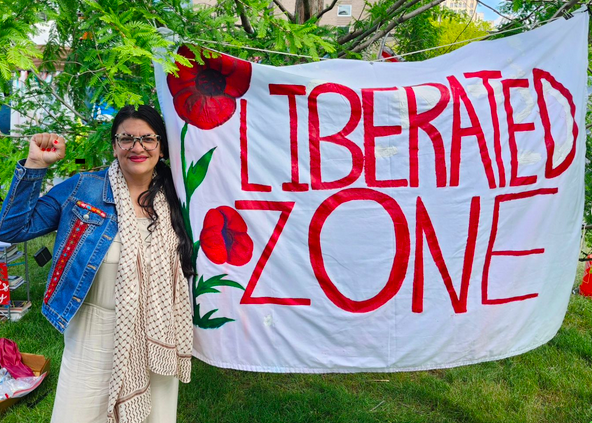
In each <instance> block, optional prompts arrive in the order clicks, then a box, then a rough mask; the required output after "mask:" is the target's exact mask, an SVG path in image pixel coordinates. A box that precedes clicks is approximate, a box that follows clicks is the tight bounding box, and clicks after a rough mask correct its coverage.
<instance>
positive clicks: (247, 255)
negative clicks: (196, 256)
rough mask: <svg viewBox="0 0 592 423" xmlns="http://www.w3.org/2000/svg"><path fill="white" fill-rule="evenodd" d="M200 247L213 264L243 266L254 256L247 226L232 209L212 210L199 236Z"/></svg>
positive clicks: (207, 214)
mask: <svg viewBox="0 0 592 423" xmlns="http://www.w3.org/2000/svg"><path fill="white" fill-rule="evenodd" d="M199 242H200V247H201V248H202V250H203V252H204V253H205V255H206V256H207V257H208V259H210V261H211V262H212V263H215V264H222V263H228V264H232V265H233V266H243V265H245V264H247V263H248V262H249V260H251V257H252V256H253V241H252V240H251V237H250V236H249V235H248V234H247V224H246V223H245V221H244V220H243V218H242V217H241V215H240V214H238V212H237V211H236V210H234V209H233V208H232V207H228V206H220V207H216V208H215V209H210V210H208V212H207V213H206V217H205V218H204V225H203V228H202V230H201V234H200V236H199Z"/></svg>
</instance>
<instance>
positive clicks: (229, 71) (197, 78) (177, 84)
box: [167, 46, 251, 129]
mask: <svg viewBox="0 0 592 423" xmlns="http://www.w3.org/2000/svg"><path fill="white" fill-rule="evenodd" d="M177 53H179V54H181V55H183V56H185V57H187V58H188V59H189V60H190V61H191V62H192V64H193V67H192V68H188V67H187V66H183V65H181V64H180V63H179V62H177V66H178V67H179V76H178V77H175V76H174V75H172V74H169V75H168V76H167V82H168V85H169V90H170V91H171V94H172V96H173V104H174V105H175V110H176V111H177V113H178V114H179V117H180V118H181V119H183V120H184V121H185V122H188V123H190V124H191V125H194V126H197V127H198V128H200V129H212V128H215V127H217V126H220V125H222V124H223V123H225V122H226V121H227V120H228V119H230V118H231V117H232V115H233V114H234V112H235V110H236V99H237V98H238V97H240V96H242V95H243V94H244V93H246V92H247V90H248V89H249V84H250V83H251V64H250V63H249V62H247V61H244V60H239V59H236V58H234V57H230V56H226V55H224V54H220V55H218V56H217V57H216V58H207V57H204V56H203V54H202V56H201V58H202V60H203V62H204V64H203V65H200V64H199V63H198V62H197V61H196V60H195V54H193V52H192V51H191V50H190V49H189V48H188V47H187V46H181V47H180V48H179V51H178V52H177Z"/></svg>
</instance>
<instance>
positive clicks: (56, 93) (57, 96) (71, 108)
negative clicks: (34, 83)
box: [31, 70, 88, 124]
mask: <svg viewBox="0 0 592 423" xmlns="http://www.w3.org/2000/svg"><path fill="white" fill-rule="evenodd" d="M31 72H33V74H34V75H35V76H36V77H37V80H38V81H41V82H42V83H43V84H45V86H46V87H47V88H49V90H50V91H51V93H52V94H53V96H54V97H55V98H56V99H57V100H58V101H59V102H60V103H62V104H63V105H64V106H66V108H68V109H69V110H70V111H71V112H72V113H74V114H75V115H76V116H78V117H79V118H80V119H82V121H83V122H84V123H85V124H87V123H88V119H87V118H85V117H84V116H83V115H82V114H80V113H79V112H78V111H77V110H76V109H74V107H72V106H71V105H70V104H69V103H68V102H66V100H64V99H63V98H62V96H60V95H59V94H58V92H57V91H56V90H55V88H54V87H52V86H51V84H49V83H47V82H45V81H44V80H43V79H41V75H39V74H38V73H37V72H36V71H35V70H31Z"/></svg>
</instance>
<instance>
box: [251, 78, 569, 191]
mask: <svg viewBox="0 0 592 423" xmlns="http://www.w3.org/2000/svg"><path fill="white" fill-rule="evenodd" d="M464 77H465V78H466V79H467V81H469V80H471V79H474V80H477V81H479V83H480V84H482V85H483V87H484V88H485V90H486V91H487V98H486V99H487V101H488V106H489V107H488V111H489V115H488V116H478V114H477V113H476V109H475V106H474V105H473V103H472V101H471V100H470V98H469V96H468V95H467V91H466V89H465V87H464V86H463V84H461V82H459V80H458V78H457V77H455V76H448V77H446V79H447V81H448V85H444V84H439V83H423V84H420V85H415V86H409V87H387V88H362V89H361V90H360V91H361V94H358V93H357V92H356V91H354V90H353V89H351V88H348V87H347V86H345V85H341V84H335V83H324V84H321V85H317V86H316V87H314V88H313V89H312V90H311V91H310V92H309V93H307V89H306V87H305V86H304V85H291V84H270V85H269V94H270V95H271V96H282V97H284V98H285V99H286V100H287V102H288V106H289V118H288V119H286V122H287V124H289V126H290V153H291V180H290V181H289V182H285V183H283V184H282V190H283V191H308V189H309V188H310V189H312V190H329V189H340V188H345V187H347V186H349V185H351V184H353V183H354V182H356V181H357V180H358V178H359V177H360V176H361V174H362V173H364V179H365V184H366V186H368V187H380V188H395V187H419V186H420V178H419V176H420V174H421V171H420V169H419V160H418V156H419V154H420V153H421V152H420V148H419V131H423V132H425V134H427V136H428V137H429V139H430V141H431V143H432V146H431V148H432V149H433V151H434V168H435V173H436V186H437V187H439V188H442V187H447V186H450V187H455V186H458V185H459V183H460V181H459V179H460V178H459V175H460V166H461V150H462V147H463V142H466V141H463V140H464V139H465V138H469V139H473V140H474V139H476V141H477V145H478V148H479V151H480V155H481V161H482V165H483V168H482V171H483V172H484V174H485V176H486V177H487V181H488V184H489V188H491V189H494V188H497V187H504V186H506V184H507V183H508V182H507V178H508V177H507V175H506V169H505V167H506V166H505V165H504V162H503V159H502V150H503V148H502V138H503V137H502V133H501V130H500V119H505V121H506V124H507V133H505V134H503V136H504V137H507V145H508V148H509V150H510V157H511V160H510V175H509V186H521V185H532V184H535V183H536V182H537V178H538V176H537V175H522V176H518V174H519V161H518V156H519V149H518V145H517V141H516V134H518V133H520V132H529V131H535V130H536V126H535V122H517V121H516V118H515V111H514V109H513V107H512V97H513V96H514V95H517V93H516V92H517V91H518V90H520V89H528V88H529V87H534V90H535V92H536V104H537V106H538V112H539V114H540V121H541V125H542V128H543V134H544V138H541V141H542V142H544V143H545V148H546V150H547V160H546V167H545V174H544V176H545V178H555V177H557V176H559V175H560V174H561V173H563V172H564V171H565V170H566V169H567V168H568V167H569V165H570V164H571V163H572V161H573V159H574V157H575V152H576V140H577V137H578V126H577V124H576V121H575V113H576V108H575V104H574V101H573V96H572V94H571V92H570V91H569V90H568V89H567V88H566V87H565V86H564V85H563V84H561V83H560V82H559V81H557V80H556V79H555V77H553V75H552V74H551V73H549V72H546V71H544V70H541V69H537V68H535V69H533V71H532V78H530V79H526V78H520V79H510V78H506V79H503V78H502V72H500V71H480V72H466V73H464ZM494 81H495V82H499V84H501V87H502V94H503V102H502V105H503V112H500V110H498V105H497V99H496V95H495V91H494V86H493V83H494ZM465 84H466V83H465ZM429 88H431V89H432V90H436V92H438V94H439V95H438V98H437V101H435V104H434V105H432V106H431V107H430V108H429V109H427V110H420V109H419V107H418V99H417V93H418V91H422V92H425V90H426V89H429ZM395 91H396V92H400V93H404V95H405V100H406V104H407V110H406V116H405V117H406V120H405V122H401V123H399V124H398V125H388V126H378V125H376V124H375V122H374V115H375V112H376V101H375V98H376V96H380V95H384V94H385V93H393V92H395ZM326 94H335V95H338V96H340V98H341V100H343V101H345V102H347V103H348V104H349V119H348V121H347V123H346V125H345V126H344V127H343V128H342V129H341V130H340V131H338V132H336V133H333V134H330V135H321V132H322V128H321V125H320V119H319V115H320V114H321V112H323V111H324V110H323V107H325V106H324V103H323V97H324V95H326ZM299 96H307V102H308V136H309V139H308V143H309V152H310V186H309V184H308V183H303V182H301V180H300V167H301V166H302V163H300V162H299V156H298V144H299V142H302V141H299V139H298V124H299V119H298V110H297V107H296V99H297V97H299ZM549 98H552V99H554V100H556V99H558V98H559V99H560V100H562V101H563V103H564V104H566V105H568V108H569V110H568V113H569V114H567V116H568V117H569V119H570V121H569V122H568V123H567V125H568V126H570V127H571V128H572V131H571V133H570V134H569V135H570V136H571V139H569V140H567V141H566V143H567V145H568V148H569V150H568V152H567V154H565V155H564V157H562V160H561V161H560V162H559V163H554V158H555V155H554V153H555V151H556V141H555V139H554V137H553V133H552V121H551V119H550V116H549V106H548V104H547V102H548V101H549ZM390 99H391V101H393V102H394V101H399V99H398V98H395V97H394V96H391V97H390ZM241 104H242V107H241V115H240V119H241V120H240V122H241V130H240V140H241V141H240V142H241V156H240V157H241V189H242V190H243V191H261V192H270V191H271V190H272V187H271V186H270V185H264V184H262V183H252V182H250V181H249V178H248V174H249V172H248V169H249V162H248V145H249V143H248V138H247V133H248V127H247V108H248V107H247V106H248V104H247V100H241ZM387 105H388V104H387ZM332 106H333V104H332V103H329V104H328V105H327V107H332ZM461 112H465V113H466V114H467V115H468V118H469V121H470V125H468V126H462V122H461ZM328 113H330V111H329V112H328ZM446 114H450V115H451V118H450V119H446V120H443V121H444V122H445V123H446V124H447V125H449V126H450V128H449V129H450V130H451V133H452V137H451V140H450V144H449V146H450V150H449V152H448V153H447V152H446V147H445V142H444V140H443V137H442V132H441V130H440V129H439V128H438V127H436V126H435V125H434V123H433V121H434V120H435V119H436V118H438V117H441V115H446ZM504 114H505V116H504ZM443 117H446V116H443ZM484 119H488V120H489V121H490V122H492V125H493V134H492V135H493V139H492V140H487V139H486V136H485V132H484V130H483V127H482V123H481V122H482V121H483V120H484ZM359 127H362V129H363V148H361V147H360V146H358V144H356V142H354V141H353V140H352V139H350V138H348V137H349V136H350V134H351V133H352V132H353V131H354V130H356V129H357V128H359ZM403 128H405V129H403ZM402 133H405V138H404V139H402V140H400V142H401V143H402V144H403V145H405V146H406V148H408V150H409V156H408V157H409V159H408V160H409V162H408V164H407V165H408V167H409V176H408V178H404V179H403V178H401V179H390V180H378V179H377V178H376V152H375V149H376V142H375V141H376V139H377V138H380V137H386V136H393V135H399V134H402ZM321 143H331V144H334V145H337V146H341V147H342V148H345V149H346V150H348V151H349V154H350V155H351V168H350V169H348V173H347V175H346V176H344V177H342V178H341V179H339V180H335V181H326V180H323V177H322V159H321ZM491 144H493V145H491ZM492 150H493V152H494V153H493V157H492V154H491V153H490V151H492ZM447 154H448V155H449V157H448V160H449V163H450V170H449V177H448V172H447V169H446V159H447V157H446V155H447ZM494 163H495V164H494ZM496 170H497V175H498V180H497V181H496V179H495V174H496Z"/></svg>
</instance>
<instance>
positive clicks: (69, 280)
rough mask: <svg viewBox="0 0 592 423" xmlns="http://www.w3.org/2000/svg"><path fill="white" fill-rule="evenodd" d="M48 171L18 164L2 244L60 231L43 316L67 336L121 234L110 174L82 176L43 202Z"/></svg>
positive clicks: (0, 224)
mask: <svg viewBox="0 0 592 423" xmlns="http://www.w3.org/2000/svg"><path fill="white" fill-rule="evenodd" d="M46 172H47V170H46V169H28V168H25V167H24V161H22V160H21V162H20V163H18V164H17V167H16V169H15V171H14V177H13V179H12V184H11V186H10V190H9V191H8V195H7V197H6V199H5V200H4V203H3V205H2V211H1V212H0V240H1V241H5V242H23V241H27V240H29V239H32V238H36V237H38V236H41V235H45V234H47V233H49V232H52V231H55V230H57V234H56V240H55V244H54V249H53V261H52V265H51V270H50V272H49V277H48V281H47V288H46V293H45V297H44V299H43V304H42V307H41V312H42V313H43V315H44V316H45V317H46V318H47V319H48V320H49V322H50V323H51V324H52V325H53V326H54V327H55V328H56V329H57V330H59V331H60V332H62V333H63V332H64V330H65V329H66V327H67V326H68V323H69V322H70V320H71V319H72V317H73V316H74V315H75V314H76V312H77V311H78V309H79V308H80V305H81V304H82V302H83V301H84V298H85V297H86V294H87V293H88V291H89V289H90V287H91V284H92V282H93V280H94V278H95V276H96V274H97V270H98V269H99V266H100V265H101V263H102V262H103V258H104V257H105V255H106V254H107V250H108V249H109V247H110V245H111V243H112V242H113V238H114V237H115V235H116V234H117V213H116V209H115V201H114V199H113V191H112V190H111V184H110V183H109V177H108V174H107V170H102V171H100V172H90V173H80V174H78V175H76V176H73V177H72V178H70V179H67V180H66V181H64V182H62V183H60V184H58V185H56V186H55V187H53V188H52V189H51V190H50V191H49V192H48V193H47V194H45V195H44V196H42V197H39V194H40V191H41V182H42V181H43V177H44V176H45V173H46Z"/></svg>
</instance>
